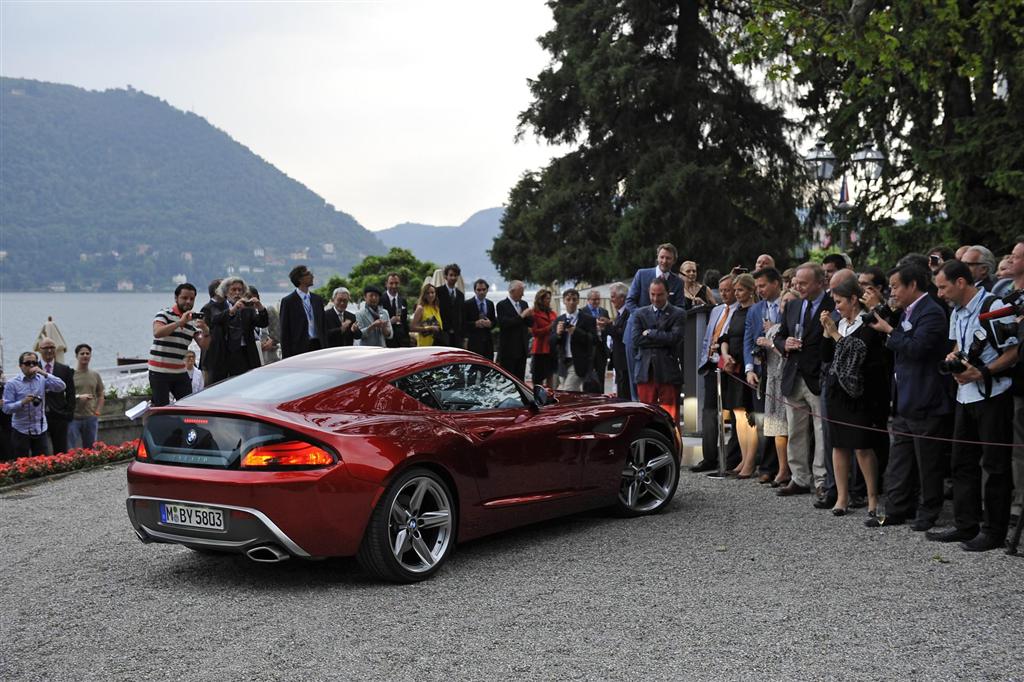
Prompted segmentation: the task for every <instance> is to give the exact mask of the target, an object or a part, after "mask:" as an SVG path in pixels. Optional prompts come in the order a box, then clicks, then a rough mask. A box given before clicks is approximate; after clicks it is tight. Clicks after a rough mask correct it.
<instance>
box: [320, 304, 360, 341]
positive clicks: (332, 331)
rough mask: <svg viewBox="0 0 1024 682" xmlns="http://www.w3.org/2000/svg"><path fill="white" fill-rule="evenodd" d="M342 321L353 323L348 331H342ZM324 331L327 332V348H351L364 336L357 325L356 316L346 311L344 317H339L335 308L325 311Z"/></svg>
mask: <svg viewBox="0 0 1024 682" xmlns="http://www.w3.org/2000/svg"><path fill="white" fill-rule="evenodd" d="M342 319H345V320H348V321H350V322H351V323H352V325H351V326H350V327H349V328H348V331H344V332H343V331H342V330H341V321H342ZM324 329H325V330H326V336H327V346H328V347H330V348H340V347H342V346H351V345H353V342H354V341H355V340H356V339H359V338H362V336H363V332H362V331H360V330H359V325H358V324H356V316H355V315H353V314H352V313H350V312H349V311H347V310H346V311H345V312H343V313H342V317H338V311H337V309H336V308H335V307H334V306H331V307H330V308H329V309H327V310H326V311H324Z"/></svg>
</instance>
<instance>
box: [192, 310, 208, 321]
mask: <svg viewBox="0 0 1024 682" xmlns="http://www.w3.org/2000/svg"><path fill="white" fill-rule="evenodd" d="M204 317H205V316H204V315H203V311H202V310H193V311H192V320H193V321H196V320H202V319H203V318H204Z"/></svg>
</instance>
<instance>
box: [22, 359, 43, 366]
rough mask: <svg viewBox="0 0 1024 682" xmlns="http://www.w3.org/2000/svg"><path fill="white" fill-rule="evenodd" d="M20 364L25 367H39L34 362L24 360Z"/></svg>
mask: <svg viewBox="0 0 1024 682" xmlns="http://www.w3.org/2000/svg"><path fill="white" fill-rule="evenodd" d="M21 364H22V365H24V366H25V367H37V366H38V365H39V363H38V362H36V361H35V360H26V361H25V362H23V363H21Z"/></svg>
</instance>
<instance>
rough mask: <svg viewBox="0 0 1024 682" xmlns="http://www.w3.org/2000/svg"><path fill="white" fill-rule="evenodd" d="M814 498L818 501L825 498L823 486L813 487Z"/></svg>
mask: <svg viewBox="0 0 1024 682" xmlns="http://www.w3.org/2000/svg"><path fill="white" fill-rule="evenodd" d="M814 496H815V497H816V498H818V499H819V500H820V499H821V498H823V497H825V486H823V485H818V486H815V487H814Z"/></svg>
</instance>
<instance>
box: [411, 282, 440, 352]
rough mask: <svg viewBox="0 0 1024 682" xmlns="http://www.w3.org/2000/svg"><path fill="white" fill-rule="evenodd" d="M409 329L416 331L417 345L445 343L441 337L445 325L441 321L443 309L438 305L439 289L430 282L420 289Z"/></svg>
mask: <svg viewBox="0 0 1024 682" xmlns="http://www.w3.org/2000/svg"><path fill="white" fill-rule="evenodd" d="M409 331H412V332H415V333H416V345H417V346H441V345H444V340H443V339H441V338H440V337H441V335H442V334H444V325H442V323H441V310H440V308H438V306H437V289H436V288H435V287H434V285H433V284H431V283H430V282H425V283H424V284H423V287H422V288H421V289H420V297H419V299H418V300H417V301H416V312H414V313H413V314H412V322H410V323H409Z"/></svg>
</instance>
